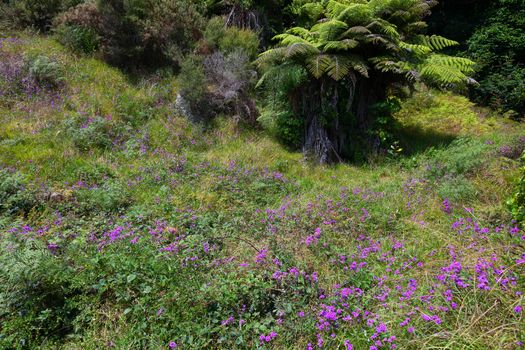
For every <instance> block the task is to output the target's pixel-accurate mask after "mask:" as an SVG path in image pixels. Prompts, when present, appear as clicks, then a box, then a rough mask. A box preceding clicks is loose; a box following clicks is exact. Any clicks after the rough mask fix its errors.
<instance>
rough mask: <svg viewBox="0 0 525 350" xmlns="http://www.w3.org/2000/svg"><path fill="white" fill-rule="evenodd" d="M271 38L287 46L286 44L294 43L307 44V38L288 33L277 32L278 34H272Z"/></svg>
mask: <svg viewBox="0 0 525 350" xmlns="http://www.w3.org/2000/svg"><path fill="white" fill-rule="evenodd" d="M273 38H274V40H279V42H280V43H281V45H284V46H288V45H292V44H296V43H305V44H309V42H308V40H306V39H303V38H302V37H300V36H297V35H293V34H288V33H284V34H279V35H276V36H274V37H273Z"/></svg>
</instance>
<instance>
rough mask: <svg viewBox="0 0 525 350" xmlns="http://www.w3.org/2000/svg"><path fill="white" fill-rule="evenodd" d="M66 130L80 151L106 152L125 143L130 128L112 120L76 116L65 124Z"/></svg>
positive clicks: (99, 117)
mask: <svg viewBox="0 0 525 350" xmlns="http://www.w3.org/2000/svg"><path fill="white" fill-rule="evenodd" d="M65 129H66V132H67V133H68V135H69V136H70V137H71V139H72V141H73V144H74V145H75V147H76V148H78V149H79V150H80V151H84V152H86V151H90V150H94V149H99V150H106V149H110V148H111V147H112V146H114V145H118V144H120V143H122V142H124V141H125V140H126V139H127V138H128V136H129V128H128V127H126V126H125V125H123V124H122V122H119V121H117V120H115V119H112V118H103V117H101V116H96V117H93V118H87V117H83V116H80V115H79V116H75V117H72V118H71V119H69V120H67V121H66V122H65Z"/></svg>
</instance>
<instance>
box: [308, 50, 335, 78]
mask: <svg viewBox="0 0 525 350" xmlns="http://www.w3.org/2000/svg"><path fill="white" fill-rule="evenodd" d="M330 64H331V61H330V58H329V57H328V56H326V55H317V56H315V57H313V58H311V59H309V60H308V61H307V63H306V65H307V67H308V71H309V72H310V74H312V75H313V76H314V77H315V78H317V79H318V78H320V77H321V76H323V74H325V73H326V70H327V68H328V67H329V66H330Z"/></svg>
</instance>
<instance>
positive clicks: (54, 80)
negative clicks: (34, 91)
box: [27, 55, 64, 88]
mask: <svg viewBox="0 0 525 350" xmlns="http://www.w3.org/2000/svg"><path fill="white" fill-rule="evenodd" d="M27 66H28V71H29V76H30V77H31V78H32V79H34V80H35V81H36V82H37V83H38V84H39V85H40V86H44V87H50V88H55V87H58V86H60V85H61V84H62V82H63V80H64V77H63V71H62V67H61V65H60V64H59V63H58V62H57V61H55V60H53V59H51V58H49V57H47V56H43V55H38V56H35V57H30V58H29V59H28V61H27Z"/></svg>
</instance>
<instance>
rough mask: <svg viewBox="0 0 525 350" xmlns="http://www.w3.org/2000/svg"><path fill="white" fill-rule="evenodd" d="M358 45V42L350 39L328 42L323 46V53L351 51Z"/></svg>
mask: <svg viewBox="0 0 525 350" xmlns="http://www.w3.org/2000/svg"><path fill="white" fill-rule="evenodd" d="M358 45H359V42H358V41H356V40H352V39H345V40H340V41H328V42H326V43H324V44H323V49H324V51H329V50H339V51H345V50H351V49H354V48H356V47H357V46H358Z"/></svg>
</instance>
